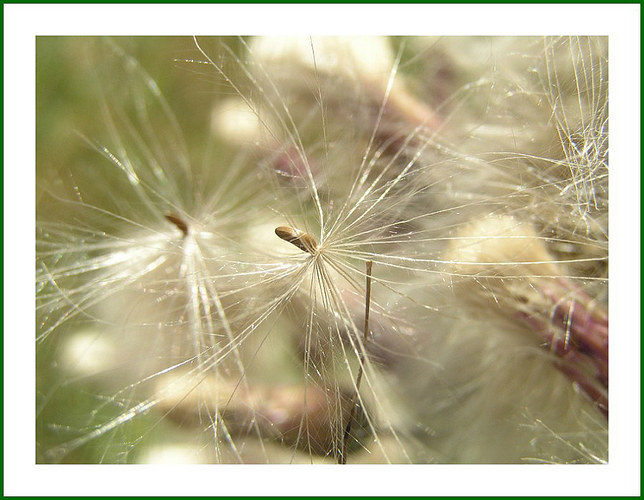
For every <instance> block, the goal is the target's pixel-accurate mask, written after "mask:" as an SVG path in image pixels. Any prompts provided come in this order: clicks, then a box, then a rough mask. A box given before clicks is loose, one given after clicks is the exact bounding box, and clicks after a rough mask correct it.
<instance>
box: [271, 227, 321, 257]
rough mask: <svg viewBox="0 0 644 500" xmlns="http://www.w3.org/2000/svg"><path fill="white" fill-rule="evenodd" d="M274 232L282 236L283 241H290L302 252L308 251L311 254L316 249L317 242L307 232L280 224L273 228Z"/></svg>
mask: <svg viewBox="0 0 644 500" xmlns="http://www.w3.org/2000/svg"><path fill="white" fill-rule="evenodd" d="M275 234H276V235H277V236H279V237H280V238H282V239H283V240H284V241H288V242H289V243H292V244H293V245H295V246H296V247H297V248H299V249H300V250H302V251H303V252H308V253H310V254H311V255H312V254H313V253H314V252H315V251H316V250H317V248H318V244H317V242H316V241H315V238H313V236H311V235H310V234H309V233H303V232H302V231H298V230H297V229H293V228H292V227H289V226H280V227H278V228H276V229H275Z"/></svg>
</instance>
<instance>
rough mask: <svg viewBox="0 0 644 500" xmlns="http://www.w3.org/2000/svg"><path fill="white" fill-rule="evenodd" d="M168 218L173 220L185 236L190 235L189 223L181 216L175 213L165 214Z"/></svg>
mask: <svg viewBox="0 0 644 500" xmlns="http://www.w3.org/2000/svg"><path fill="white" fill-rule="evenodd" d="M165 218H166V220H168V221H170V222H172V223H173V224H174V225H175V226H177V227H178V228H179V230H180V231H181V232H182V233H183V236H184V237H185V236H188V224H187V223H186V221H184V220H183V219H182V218H181V217H179V216H178V215H177V214H175V213H169V214H165Z"/></svg>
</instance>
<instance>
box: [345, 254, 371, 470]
mask: <svg viewBox="0 0 644 500" xmlns="http://www.w3.org/2000/svg"><path fill="white" fill-rule="evenodd" d="M372 266H373V261H371V260H368V261H367V289H366V293H365V305H364V330H363V331H364V337H363V339H364V342H365V345H366V342H367V339H368V338H369V311H370V309H371V268H372ZM359 357H360V366H359V368H358V376H357V378H356V393H355V396H354V398H353V401H352V402H351V413H350V414H349V421H348V422H347V427H346V428H345V429H344V436H343V437H342V452H341V453H340V456H339V457H338V463H339V464H342V465H344V464H346V463H347V443H348V442H349V434H350V433H351V423H352V422H353V418H354V416H355V411H356V399H357V396H358V393H359V392H360V382H362V374H363V373H364V363H365V357H364V350H362V351H360V354H359Z"/></svg>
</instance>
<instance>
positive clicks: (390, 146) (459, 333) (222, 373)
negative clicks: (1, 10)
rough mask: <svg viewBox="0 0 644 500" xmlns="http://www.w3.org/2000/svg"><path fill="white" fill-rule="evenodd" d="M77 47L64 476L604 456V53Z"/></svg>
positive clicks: (420, 45)
mask: <svg viewBox="0 0 644 500" xmlns="http://www.w3.org/2000/svg"><path fill="white" fill-rule="evenodd" d="M146 43H147V44H148V45H147V49H146V50H147V52H146V51H145V50H142V49H141V47H143V46H145V44H146ZM70 47H71V48H75V49H76V50H80V48H81V47H82V48H83V50H86V52H83V53H84V54H86V55H85V56H84V57H85V59H83V60H85V61H87V63H86V65H85V66H84V67H85V68H86V69H87V71H88V72H89V73H90V74H91V73H93V72H94V73H95V74H94V75H93V76H92V77H91V78H90V80H91V81H92V82H93V83H92V89H96V90H95V91H94V90H93V91H91V92H89V93H90V94H91V99H90V100H92V101H93V102H94V104H93V105H94V106H95V107H96V108H97V109H98V110H99V112H98V113H95V114H92V126H91V130H84V129H83V127H82V125H77V124H74V125H73V126H72V127H68V122H67V121H66V120H63V119H62V118H61V117H60V116H59V114H58V113H59V112H58V111H56V110H55V108H52V107H51V102H50V100H48V99H47V97H46V95H44V94H43V97H42V102H43V103H44V104H43V107H42V109H43V110H44V111H42V112H40V113H41V114H40V115H39V119H40V120H41V122H42V123H50V122H57V121H60V122H61V123H62V124H63V125H62V126H67V127H68V128H69V129H70V131H72V132H74V133H70V134H69V137H68V138H67V139H66V144H73V146H69V148H70V149H69V151H66V152H65V153H64V155H61V158H62V159H64V160H65V161H60V162H57V158H55V157H50V155H51V154H52V153H50V151H51V144H52V143H51V141H50V142H47V136H46V134H45V133H44V132H39V146H38V165H39V173H38V181H37V184H38V185H37V193H38V205H37V249H36V250H37V261H36V315H37V332H36V345H37V387H36V390H37V450H36V457H37V461H38V462H42V463H51V462H63V463H79V462H81V463H85V462H90V463H148V462H155V463H156V462H164V461H166V462H173V463H177V462H190V463H194V462H203V463H542V462H554V463H560V462H561V463H605V462H606V461H607V460H608V424H607V420H608V411H609V410H608V408H609V405H608V312H607V301H608V299H607V297H608V70H607V67H608V66H607V39H606V38H605V37H556V38H555V37H520V38H506V37H471V38H470V37H453V38H450V37H446V38H438V37H436V38H429V37H428V38H422V37H399V38H386V37H240V38H208V37H195V38H193V39H189V38H185V39H184V38H181V39H176V40H172V39H158V40H151V41H147V42H146V41H143V40H140V39H118V38H117V39H93V38H92V39H90V38H87V39H75V40H73V39H50V38H41V39H40V40H39V42H38V51H39V52H40V54H59V53H61V52H62V50H61V48H70ZM138 50H141V52H140V54H139V57H138V58H137V57H135V56H134V55H132V54H131V52H132V51H134V52H136V51H138ZM150 54H155V55H156V57H160V58H161V61H162V63H163V64H160V63H158V66H157V65H154V71H152V68H147V67H146V63H149V64H152V62H151V61H152V59H151V56H150ZM159 54H161V56H159ZM43 61H44V56H43V60H42V61H40V62H39V70H40V72H41V73H40V74H41V75H42V78H46V77H47V76H48V75H50V74H53V71H54V70H53V69H51V67H49V66H47V65H46V63H45V62H43ZM159 67H161V68H163V71H160V70H159V69H158V68H159ZM79 71H80V70H79ZM153 74H154V77H153V76H152V75H153ZM69 78H70V79H71V76H70V77H69ZM164 82H165V83H164ZM83 85H87V84H86V83H83ZM166 91H167V92H166ZM72 100H73V99H72ZM48 106H49V107H48ZM83 106H87V104H83ZM182 108H183V109H182ZM46 120H50V121H46ZM46 145H49V149H48V148H47V147H46Z"/></svg>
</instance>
